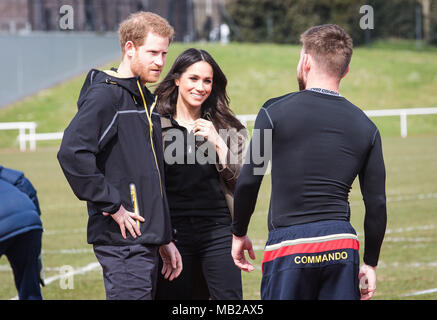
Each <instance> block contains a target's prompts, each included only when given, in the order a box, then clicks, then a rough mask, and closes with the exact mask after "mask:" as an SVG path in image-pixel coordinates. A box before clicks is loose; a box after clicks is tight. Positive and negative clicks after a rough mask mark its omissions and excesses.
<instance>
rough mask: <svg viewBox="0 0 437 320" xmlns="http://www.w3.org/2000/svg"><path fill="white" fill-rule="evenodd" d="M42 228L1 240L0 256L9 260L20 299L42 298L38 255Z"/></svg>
mask: <svg viewBox="0 0 437 320" xmlns="http://www.w3.org/2000/svg"><path fill="white" fill-rule="evenodd" d="M41 236H42V230H31V231H28V232H25V233H22V234H19V235H17V236H15V237H12V238H10V239H7V240H5V241H2V242H0V256H2V255H3V254H5V255H6V257H7V258H8V260H9V263H10V264H11V267H12V270H13V272H14V280H15V286H16V287H17V290H18V297H19V299H20V300H42V294H41V287H40V285H39V284H40V279H39V278H40V276H39V264H38V257H39V255H40V253H41Z"/></svg>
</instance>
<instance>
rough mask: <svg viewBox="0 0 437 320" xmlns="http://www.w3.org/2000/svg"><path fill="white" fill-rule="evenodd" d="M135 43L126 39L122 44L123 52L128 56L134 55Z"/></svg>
mask: <svg viewBox="0 0 437 320" xmlns="http://www.w3.org/2000/svg"><path fill="white" fill-rule="evenodd" d="M135 51H136V48H135V45H134V43H133V42H132V41H126V43H125V44H124V52H125V55H127V56H128V57H129V58H132V57H133V56H135Z"/></svg>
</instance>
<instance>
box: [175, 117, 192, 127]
mask: <svg viewBox="0 0 437 320" xmlns="http://www.w3.org/2000/svg"><path fill="white" fill-rule="evenodd" d="M176 121H177V122H178V123H180V124H185V125H188V126H190V127H192V126H194V124H195V123H196V121H195V120H194V121H192V122H190V121H187V120H183V119H176Z"/></svg>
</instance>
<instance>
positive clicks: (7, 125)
mask: <svg viewBox="0 0 437 320" xmlns="http://www.w3.org/2000/svg"><path fill="white" fill-rule="evenodd" d="M364 113H365V114H366V115H367V116H369V117H390V116H398V117H400V125H401V137H403V138H405V137H407V134H408V132H407V116H410V115H427V114H437V108H405V109H384V110H367V111H364ZM256 116H257V115H256V114H240V115H237V118H238V119H239V120H240V121H241V123H242V124H243V125H244V126H245V127H247V123H248V122H253V121H255V119H256ZM13 129H18V130H19V135H18V141H19V143H20V151H26V144H27V141H29V147H30V150H32V151H33V150H35V149H36V141H43V140H61V139H62V137H63V135H64V132H52V133H35V129H36V123H35V122H0V130H13ZM26 130H29V133H26Z"/></svg>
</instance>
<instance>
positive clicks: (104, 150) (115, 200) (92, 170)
mask: <svg viewBox="0 0 437 320" xmlns="http://www.w3.org/2000/svg"><path fill="white" fill-rule="evenodd" d="M153 104H154V96H153V94H151V93H150V91H149V90H148V89H147V88H146V87H144V86H142V85H141V82H140V80H139V77H133V78H119V77H117V73H116V72H115V71H105V72H103V71H99V70H94V69H93V70H91V71H90V72H89V73H88V75H87V77H86V80H85V83H84V85H83V87H82V90H81V92H80V96H79V100H78V112H77V114H76V115H75V117H74V118H73V120H72V121H71V123H70V124H69V126H68V127H67V129H66V130H65V132H64V137H63V139H62V144H61V147H60V150H59V153H58V160H59V163H60V165H61V167H62V170H63V171H64V174H65V177H66V178H67V180H68V182H69V184H70V186H71V188H72V189H73V192H74V194H75V195H76V196H77V197H78V198H79V199H80V200H85V201H87V205H88V214H89V219H88V232H87V234H88V237H87V238H88V243H92V244H108V245H128V244H140V243H141V244H148V245H161V244H165V243H169V242H170V241H171V225H170V215H169V209H168V204H167V199H166V194H165V189H164V184H163V181H164V170H163V167H164V162H163V155H162V139H161V124H160V118H159V115H158V114H156V113H153ZM131 184H134V185H135V189H136V197H137V200H138V209H139V214H140V215H141V216H142V217H144V219H145V222H143V223H140V230H141V236H140V237H137V238H136V239H133V237H132V236H131V235H130V233H129V232H126V236H127V238H126V239H123V237H122V236H121V232H120V227H119V225H118V224H117V223H116V222H115V221H114V219H113V218H112V217H111V216H104V215H103V214H102V212H108V213H110V214H113V213H115V212H117V211H118V209H119V208H120V205H123V207H124V208H126V210H129V211H131V212H134V206H133V203H132V197H131V188H130V185H131Z"/></svg>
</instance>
